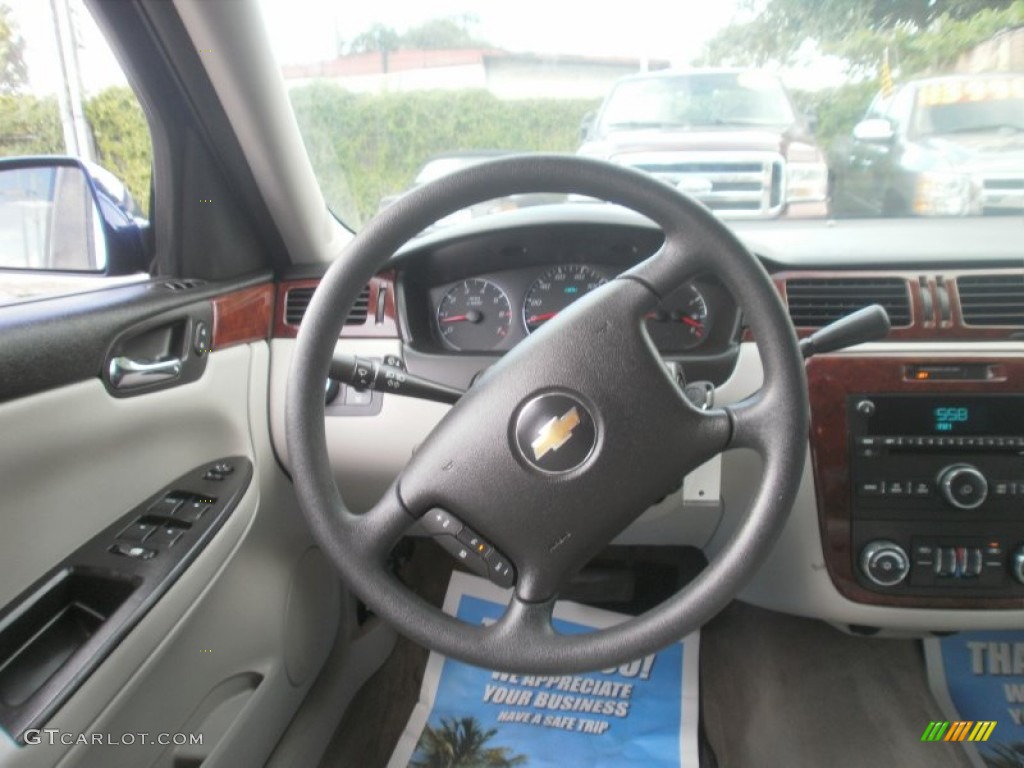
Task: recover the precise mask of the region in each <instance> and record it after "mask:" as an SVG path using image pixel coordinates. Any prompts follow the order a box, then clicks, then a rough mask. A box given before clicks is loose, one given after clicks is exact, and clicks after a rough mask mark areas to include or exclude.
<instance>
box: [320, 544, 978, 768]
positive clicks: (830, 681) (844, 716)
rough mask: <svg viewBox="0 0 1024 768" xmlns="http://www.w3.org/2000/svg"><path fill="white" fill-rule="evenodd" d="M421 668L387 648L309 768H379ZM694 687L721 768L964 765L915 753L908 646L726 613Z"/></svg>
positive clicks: (424, 581) (415, 573)
mask: <svg viewBox="0 0 1024 768" xmlns="http://www.w3.org/2000/svg"><path fill="white" fill-rule="evenodd" d="M418 559H419V558H414V562H413V563H412V570H411V572H409V573H407V576H406V578H407V580H408V581H409V582H410V583H414V584H417V585H418V587H419V590H420V591H421V593H422V594H424V596H426V597H428V598H430V599H433V600H435V601H437V602H438V603H440V600H441V598H442V596H443V593H444V589H445V587H446V584H447V571H446V570H444V569H438V568H437V567H436V566H433V565H429V564H427V565H424V564H420V565H417V564H416V562H415V561H416V560H418ZM433 562H436V560H433ZM426 659H427V652H426V651H424V650H423V649H422V648H419V647H417V646H415V645H414V644H412V643H410V642H409V641H407V640H404V639H401V640H399V642H398V645H397V646H396V648H395V651H394V653H393V654H392V656H391V657H390V658H389V660H388V662H387V663H386V664H385V665H384V666H383V667H382V668H381V669H380V670H379V671H378V672H377V673H376V674H375V675H374V676H373V677H372V678H370V681H369V682H368V683H367V684H366V686H364V688H363V690H362V691H360V693H359V694H358V695H357V697H356V699H355V700H354V701H353V703H352V705H351V706H350V707H349V709H348V711H347V712H346V714H345V716H344V718H343V719H342V721H341V723H340V725H339V727H338V730H337V732H336V733H335V736H334V738H333V740H332V742H331V744H330V746H329V747H328V750H327V752H326V754H325V755H324V758H323V761H322V762H321V764H320V765H321V768H348V767H349V766H352V767H354V768H375V766H384V765H386V764H387V761H388V758H389V757H390V755H391V752H392V750H393V749H394V747H395V744H396V743H397V741H398V737H399V735H400V734H401V732H402V729H403V728H404V727H405V723H406V721H407V720H408V718H409V715H410V713H411V711H412V707H413V705H414V704H415V702H416V699H417V697H418V695H419V687H420V683H421V681H422V677H423V667H424V665H425V664H426ZM701 675H702V689H703V690H702V698H703V718H704V727H705V730H706V733H707V737H708V741H709V742H710V744H711V747H712V749H713V750H714V752H715V754H716V755H717V758H718V764H719V766H720V767H721V768H803V767H805V766H806V767H807V768H819V767H824V768H847V767H849V768H860V767H861V766H865V767H871V768H874V767H875V766H900V767H901V768H917V767H918V766H920V768H952V767H954V766H965V767H966V766H969V765H970V764H969V762H968V761H967V759H966V756H965V755H964V753H963V750H962V748H961V747H960V746H959V745H957V744H944V743H938V744H934V743H922V742H921V741H920V738H921V734H922V732H923V731H924V729H925V726H926V725H927V724H928V722H929V721H930V720H943V719H945V717H944V716H943V715H942V713H941V712H940V711H939V708H938V705H937V704H936V703H935V702H934V700H933V699H932V696H931V694H930V692H929V690H928V685H927V680H926V677H925V670H924V661H923V656H922V652H921V647H920V644H919V643H917V642H915V641H912V640H878V639H869V638H862V637H851V636H848V635H845V634H843V633H841V632H839V631H837V630H835V629H833V628H832V627H829V626H827V625H825V624H822V623H821V622H817V621H812V620H809V619H802V618H796V617H793V616H786V615H782V614H777V613H773V612H771V611H765V610H762V609H759V608H755V607H752V606H749V605H746V604H743V603H733V604H732V605H730V606H729V607H728V608H727V609H726V610H725V611H723V612H722V614H721V615H719V616H718V617H717V618H715V619H714V620H713V621H712V622H711V623H710V624H708V625H707V626H706V627H705V628H704V630H703V632H702V637H701Z"/></svg>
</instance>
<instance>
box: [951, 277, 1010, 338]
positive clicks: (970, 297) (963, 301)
mask: <svg viewBox="0 0 1024 768" xmlns="http://www.w3.org/2000/svg"><path fill="white" fill-rule="evenodd" d="M956 287H957V290H958V292H959V293H960V309H961V311H962V312H963V315H964V322H965V323H966V324H967V325H1021V326H1024V274H1021V275H976V276H975V275H971V276H969V277H968V276H964V277H960V278H957V281H956Z"/></svg>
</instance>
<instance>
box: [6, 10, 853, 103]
mask: <svg viewBox="0 0 1024 768" xmlns="http://www.w3.org/2000/svg"><path fill="white" fill-rule="evenodd" d="M51 1H52V0H2V2H5V3H6V4H7V5H9V6H10V7H11V8H12V10H13V12H14V16H15V19H16V21H17V23H18V25H19V27H20V30H21V33H22V35H23V37H24V38H25V40H26V41H27V43H28V47H27V50H26V53H25V58H26V63H27V64H28V68H29V76H30V78H31V81H32V82H31V85H32V90H33V91H34V92H36V93H52V92H54V91H55V90H56V89H57V87H58V84H59V82H60V80H59V78H60V73H59V69H58V67H57V54H56V46H55V43H54V33H53V26H54V22H53V16H52V11H51ZM203 1H204V2H237V0H203ZM257 2H258V3H259V5H260V6H261V8H262V9H263V12H264V15H265V18H266V22H267V28H268V30H269V31H270V36H271V42H272V45H273V47H274V51H275V54H276V55H277V57H278V60H279V61H280V63H281V64H302V63H311V62H316V61H323V60H327V59H331V58H334V56H335V53H336V50H337V43H338V41H339V40H351V39H352V38H354V37H355V36H356V35H358V34H359V33H361V32H363V31H365V30H366V29H368V28H369V27H370V26H371V25H373V24H374V23H380V24H384V25H386V26H390V27H393V28H395V29H396V30H397V31H399V32H404V31H405V30H407V29H409V28H410V27H414V26H417V25H419V24H422V23H423V22H425V21H427V20H430V19H436V18H453V19H469V20H470V21H469V29H470V30H471V31H472V33H473V34H474V35H476V36H477V37H479V38H481V39H484V40H487V41H489V42H490V43H492V44H493V45H495V46H496V47H499V48H504V49H507V50H510V51H515V52H530V53H545V54H576V55H588V56H612V57H629V58H644V57H647V58H660V59H668V60H669V61H670V62H672V64H673V65H675V66H685V65H687V64H689V63H690V62H691V61H692V60H693V59H694V58H695V57H696V56H698V55H699V54H700V52H701V49H702V46H703V44H704V42H705V41H707V40H708V39H709V38H710V37H711V36H712V35H713V34H714V33H715V32H716V31H717V30H719V29H720V28H721V27H723V26H725V25H726V24H728V23H729V21H730V20H731V19H732V18H733V16H734V14H735V13H736V5H737V2H736V0H714V1H712V2H695V0H681V1H679V0H677V2H675V3H672V2H666V1H665V0H628V2H620V3H614V4H609V5H604V6H601V5H599V4H596V3H594V2H592V1H591V2H586V3H583V2H579V0H561V1H560V2H552V1H551V0H516V1H515V2H509V0H430V2H428V3H424V2H422V0H377V2H369V1H367V2H361V3H352V2H346V1H345V0H257ZM70 6H71V9H72V13H73V14H74V16H75V23H76V26H77V29H78V35H79V39H80V43H81V45H80V47H79V60H80V65H81V72H82V84H83V88H84V90H85V91H86V94H87V95H88V94H94V93H96V92H98V91H100V90H102V89H103V88H106V87H108V86H109V85H113V84H120V83H123V82H124V77H123V75H122V74H121V72H120V68H119V66H118V64H117V61H116V59H115V58H114V56H113V54H112V53H111V52H110V49H109V47H108V46H107V44H106V41H105V40H104V39H103V36H102V34H101V33H100V32H99V30H98V29H97V27H96V25H95V22H93V20H92V17H91V16H90V15H89V13H88V11H87V10H85V8H84V7H83V5H82V2H81V0H70ZM785 74H786V78H785V79H786V81H787V83H788V84H790V85H792V86H796V87H806V86H807V85H808V84H809V83H808V82H807V76H808V75H809V76H810V77H813V78H814V80H815V81H816V82H817V83H818V84H819V86H820V85H821V84H823V80H822V78H823V74H824V73H823V70H822V62H821V61H820V60H819V61H817V62H816V63H815V66H814V67H808V69H807V71H806V72H805V73H801V72H789V73H785ZM802 75H804V76H803V77H802ZM836 77H839V75H838V67H837V68H836ZM830 79H835V78H830Z"/></svg>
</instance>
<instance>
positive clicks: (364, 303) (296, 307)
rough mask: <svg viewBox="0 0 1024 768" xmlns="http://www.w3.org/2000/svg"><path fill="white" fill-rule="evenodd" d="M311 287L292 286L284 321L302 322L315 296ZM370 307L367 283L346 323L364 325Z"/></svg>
mask: <svg viewBox="0 0 1024 768" xmlns="http://www.w3.org/2000/svg"><path fill="white" fill-rule="evenodd" d="M315 290H316V289H315V288H313V287H310V288H292V289H291V290H290V291H288V295H287V296H286V297H285V301H284V321H285V323H287V324H288V325H298V324H299V323H301V322H302V316H303V315H305V314H306V308H307V307H308V306H309V302H310V300H311V299H312V298H313V291H315ZM369 307H370V286H369V285H367V286H365V287H364V288H363V290H362V291H360V292H359V298H358V299H356V303H355V306H353V307H352V311H351V312H349V313H348V317H347V318H345V325H363V324H364V323H365V322H366V318H367V315H368V313H369Z"/></svg>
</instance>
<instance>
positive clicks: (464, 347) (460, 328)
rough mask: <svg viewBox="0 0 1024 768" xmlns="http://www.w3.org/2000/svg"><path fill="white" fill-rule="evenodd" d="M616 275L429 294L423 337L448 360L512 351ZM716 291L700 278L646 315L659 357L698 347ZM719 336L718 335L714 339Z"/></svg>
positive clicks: (565, 270)
mask: <svg viewBox="0 0 1024 768" xmlns="http://www.w3.org/2000/svg"><path fill="white" fill-rule="evenodd" d="M619 271H620V270H619V269H617V268H615V267H608V266H604V265H596V264H583V263H572V264H556V265H551V266H547V267H536V268H520V269H514V270H506V271H501V272H493V273H487V274H482V275H476V276H472V277H467V278H465V279H462V280H458V281H455V282H451V283H446V284H444V285H440V286H436V287H434V288H432V289H431V290H430V297H429V306H430V308H431V310H432V312H433V317H432V318H431V323H430V326H431V331H432V334H433V336H434V337H435V340H436V341H437V342H439V345H440V347H441V348H442V349H443V350H444V351H448V352H471V353H500V352H502V351H506V350H508V349H511V348H512V347H513V346H515V344H516V343H518V342H519V341H521V340H522V339H524V338H526V337H527V336H528V335H529V334H531V333H533V332H534V331H536V330H537V329H538V328H540V327H541V326H542V325H544V324H545V323H547V322H548V321H550V320H552V319H553V318H554V317H556V316H557V315H558V313H559V312H561V311H562V310H564V309H566V308H567V307H568V306H569V305H570V304H572V303H573V302H574V301H576V300H577V299H579V298H580V297H582V296H584V295H586V294H587V293H589V292H590V291H593V290H595V289H597V288H599V287H600V286H602V285H604V284H605V283H606V282H608V281H609V280H611V279H613V278H614V277H615V275H616V274H617V273H618V272H619ZM722 292H723V291H722V289H721V287H720V286H718V285H717V284H715V283H712V282H711V281H708V280H703V279H702V278H697V279H696V280H694V281H692V282H689V283H686V284H685V285H683V286H682V287H681V288H679V289H678V290H676V291H675V292H674V293H673V294H672V295H671V296H668V297H666V299H665V300H664V301H663V302H662V303H661V305H659V306H658V307H657V309H656V310H654V311H652V312H651V313H649V314H648V315H647V318H646V323H647V332H648V334H649V335H650V337H651V339H652V341H653V342H654V344H655V346H656V347H657V348H658V349H659V350H660V351H661V352H663V353H666V352H689V351H691V350H699V349H701V348H702V347H704V346H705V345H706V344H707V343H708V341H709V339H710V338H712V335H713V332H714V331H716V330H717V331H723V330H731V327H730V328H728V329H725V328H722V327H717V328H716V326H721V324H723V323H725V324H728V325H729V326H732V325H733V324H734V320H735V318H734V314H735V313H734V312H729V311H724V313H723V316H722V317H719V313H718V312H717V311H716V308H717V307H718V305H720V304H721V303H722V302H721V298H720V294H721V293H722ZM714 335H716V336H717V335H720V334H714Z"/></svg>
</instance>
